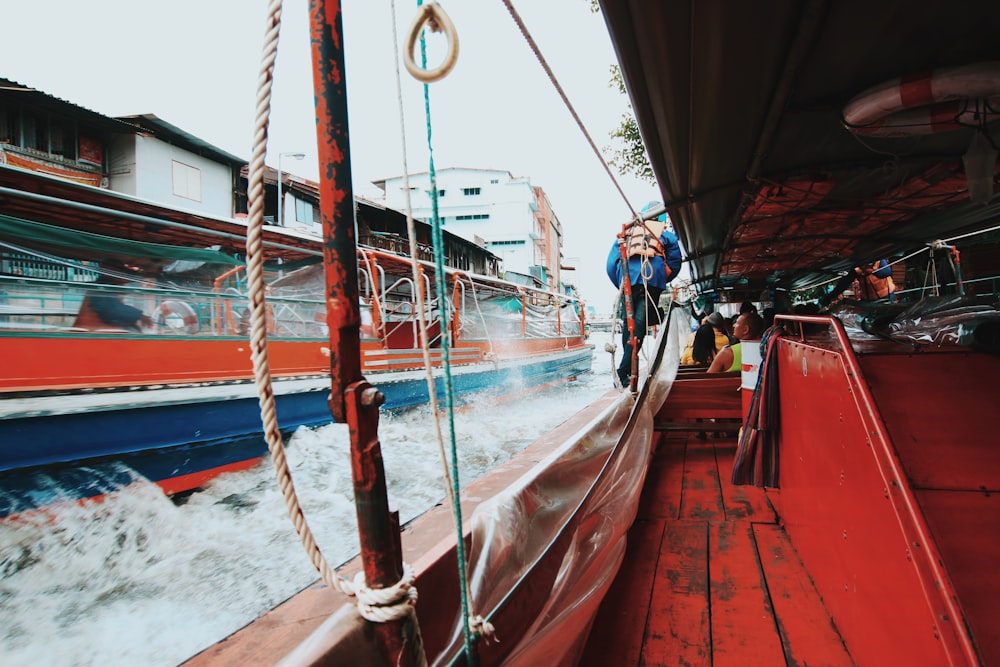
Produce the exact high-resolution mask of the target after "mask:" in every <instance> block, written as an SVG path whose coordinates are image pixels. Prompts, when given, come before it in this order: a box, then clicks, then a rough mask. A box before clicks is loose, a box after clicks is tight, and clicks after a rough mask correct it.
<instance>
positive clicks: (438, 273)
mask: <svg viewBox="0 0 1000 667" xmlns="http://www.w3.org/2000/svg"><path fill="white" fill-rule="evenodd" d="M422 4H423V0H417V7H420V6H421V5H422ZM420 65H421V67H423V68H424V69H427V42H426V41H425V40H424V35H423V33H421V35H420ZM424 117H425V119H426V123H427V153H428V172H429V173H430V179H431V212H432V213H431V218H432V225H431V230H432V233H431V236H432V240H433V243H434V273H435V276H434V277H435V283H436V286H437V294H438V321H439V322H440V323H441V332H442V336H441V357H442V359H443V362H444V386H445V395H444V401H445V406H446V409H447V410H448V438H449V440H450V445H451V489H452V493H451V501H452V511H453V512H454V513H455V523H456V526H455V530H456V531H457V539H456V541H455V549H456V560H457V562H458V581H459V590H460V591H461V599H462V638H463V641H464V643H465V659H466V664H467V665H470V666H473V667H474V666H475V665H478V664H479V656H478V654H477V652H476V651H475V646H474V645H473V643H474V642H475V640H476V639H477V637H475V636H473V633H472V630H471V628H469V589H468V581H467V580H466V576H465V540H464V539H463V536H462V504H461V502H459V492H460V491H461V484H460V483H459V478H458V445H457V443H456V442H455V401H454V394H455V392H454V387H453V384H452V378H451V348H450V344H449V342H448V331H449V330H450V329H449V327H448V308H447V298H448V296H447V295H448V284H447V281H446V280H445V272H444V236H443V235H442V233H441V217H440V215H439V211H438V189H437V172H435V171H434V146H433V144H432V142H431V134H432V131H431V98H430V87H429V86H428V85H427V84H426V83H425V84H424ZM435 418H437V417H436V415H435Z"/></svg>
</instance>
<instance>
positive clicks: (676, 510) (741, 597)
mask: <svg viewBox="0 0 1000 667" xmlns="http://www.w3.org/2000/svg"><path fill="white" fill-rule="evenodd" d="M735 451H736V439H735V437H731V436H728V437H722V438H713V437H711V436H709V437H708V438H706V439H699V438H698V436H697V435H696V434H694V433H685V434H681V433H673V434H671V433H667V434H666V435H664V436H663V438H662V440H661V444H660V446H659V448H658V450H657V453H656V456H655V458H654V460H653V462H652V465H651V467H650V472H649V476H648V478H647V480H646V484H645V487H644V490H643V497H642V500H641V502H640V506H639V513H638V516H637V519H636V523H635V525H634V526H633V527H632V529H631V531H630V533H629V545H628V549H627V551H626V554H625V561H624V563H623V564H622V568H621V571H620V572H619V574H618V577H617V578H616V580H615V582H614V584H613V585H612V588H611V590H610V591H609V593H608V596H607V597H606V598H605V600H604V602H603V603H602V606H601V609H600V611H599V613H598V616H597V619H596V620H595V622H594V627H593V630H592V632H591V635H590V640H589V643H588V645H587V647H586V650H585V655H584V657H583V660H582V661H581V663H580V664H581V665H584V666H589V665H593V666H595V667H596V666H602V667H603V666H605V665H622V666H627V665H739V666H741V667H745V666H748V665H766V666H767V667H774V666H775V665H853V664H855V663H854V662H853V661H852V659H851V657H850V655H849V654H848V653H847V650H846V648H845V647H844V642H843V640H842V639H841V637H840V635H839V634H838V633H837V630H836V628H835V627H834V625H833V622H832V621H831V619H830V614H829V613H828V612H827V610H826V608H825V607H824V606H823V602H822V600H821V599H820V597H819V594H818V593H817V592H816V588H815V587H814V586H813V583H812V580H811V579H810V578H809V576H808V574H807V573H806V571H805V569H804V567H803V565H802V562H801V561H800V560H799V557H798V555H797V554H796V552H795V549H794V548H793V547H792V545H791V543H790V542H789V540H788V536H787V535H786V534H785V531H784V530H783V529H782V527H781V526H779V525H778V524H777V519H776V515H775V511H774V508H773V506H772V504H771V498H770V497H769V494H773V492H768V493H765V492H764V491H763V490H761V489H758V488H754V487H747V486H733V485H732V484H730V483H729V481H728V480H729V476H730V472H731V470H732V461H733V457H734V455H735Z"/></svg>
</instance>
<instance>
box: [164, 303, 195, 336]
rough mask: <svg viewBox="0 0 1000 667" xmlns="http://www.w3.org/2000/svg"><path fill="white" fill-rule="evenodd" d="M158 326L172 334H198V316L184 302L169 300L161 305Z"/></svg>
mask: <svg viewBox="0 0 1000 667" xmlns="http://www.w3.org/2000/svg"><path fill="white" fill-rule="evenodd" d="M156 324H157V325H158V326H160V327H161V328H163V329H166V330H168V331H169V332H171V333H186V334H196V333H198V329H199V324H198V314H197V313H195V312H194V309H193V308H192V307H191V306H189V305H188V304H186V303H185V302H183V301H177V300H174V299H169V300H167V301H164V302H163V303H161V304H160V308H159V317H157V319H156Z"/></svg>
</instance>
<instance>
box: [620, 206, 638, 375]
mask: <svg viewBox="0 0 1000 667" xmlns="http://www.w3.org/2000/svg"><path fill="white" fill-rule="evenodd" d="M629 227H630V225H628V224H626V225H623V226H622V231H621V234H619V235H618V238H619V239H620V243H619V244H618V250H619V251H620V252H621V256H622V261H621V267H622V300H624V301H625V326H626V327H628V340H629V343H630V344H631V346H632V359H631V363H632V376H631V377H630V378H629V390H630V391H632V392H633V393H635V391H636V390H637V389H638V388H639V378H638V377H636V376H637V375H638V374H639V350H637V349H636V338H635V313H633V312H632V276H631V274H630V273H629V270H628V247H627V245H628V244H627V243H626V237H627V235H628V228H629Z"/></svg>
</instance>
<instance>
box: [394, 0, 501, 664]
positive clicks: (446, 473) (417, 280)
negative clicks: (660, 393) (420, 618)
mask: <svg viewBox="0 0 1000 667" xmlns="http://www.w3.org/2000/svg"><path fill="white" fill-rule="evenodd" d="M389 4H390V9H391V14H392V46H393V61H394V72H395V80H396V99H397V101H398V103H399V121H400V123H399V133H400V140H401V143H402V161H403V191H404V192H405V193H406V195H405V196H406V233H407V236H408V237H409V242H410V257H411V259H412V269H413V282H414V291H415V292H416V297H417V310H418V314H417V321H418V322H419V325H420V342H421V352H422V353H423V357H424V369H425V371H426V374H427V395H428V397H429V404H430V409H431V415H432V417H433V421H434V432H435V436H436V438H437V443H438V455H439V456H440V457H441V467H442V471H443V478H444V480H443V481H444V482H445V490H446V491H447V493H448V500H449V502H450V503H451V508H452V518H453V520H454V522H455V529H456V533H457V535H456V544H457V545H459V546H458V547H457V549H458V562H459V563H460V565H459V568H460V570H459V571H460V576H461V582H460V583H461V589H462V595H463V600H464V601H466V603H465V604H464V605H463V626H464V627H466V628H468V627H469V619H470V618H472V617H478V615H477V614H476V613H475V608H474V607H473V606H472V602H471V601H469V600H470V599H471V597H470V596H469V593H468V590H469V582H468V570H467V567H466V564H465V555H464V553H463V551H462V545H463V544H464V539H463V536H462V514H461V505H460V504H459V501H458V500H457V497H456V494H457V491H456V490H455V489H453V488H452V485H451V484H449V481H450V479H451V466H449V463H448V454H447V452H446V450H445V444H444V434H443V432H442V429H441V420H440V419H439V418H438V401H437V388H436V386H435V383H434V373H433V370H432V367H431V358H430V345H429V342H430V341H429V336H428V334H427V318H426V306H425V304H424V280H423V272H422V271H421V267H420V262H419V261H418V250H417V240H416V239H417V232H416V225H415V223H414V220H413V203H412V199H411V197H410V168H409V162H408V158H407V150H406V126H405V122H404V118H405V111H404V108H403V92H402V82H401V78H400V74H399V58H398V57H397V56H398V53H399V37H398V32H397V30H396V0H390V3H389ZM425 88H426V84H425ZM432 245H433V244H432ZM437 247H440V246H435V248H437ZM435 252H436V249H435ZM418 286H419V289H418V288H417V287H418ZM438 303H439V308H441V309H442V311H443V310H444V308H445V307H446V303H445V295H444V294H442V293H439V294H438ZM477 306H478V304H477ZM442 329H443V332H442V333H443V335H444V336H447V335H448V333H447V330H444V326H443V325H442ZM490 349H491V350H492V349H493V348H492V342H491V343H490ZM449 426H450V427H451V432H450V434H449V436H450V440H451V442H453V443H454V442H455V438H454V424H453V423H450V424H449ZM456 508H458V510H457V511H456ZM466 634H467V631H466ZM470 639H471V638H470ZM466 654H467V655H473V653H472V650H471V646H470V645H468V644H467V645H466Z"/></svg>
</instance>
